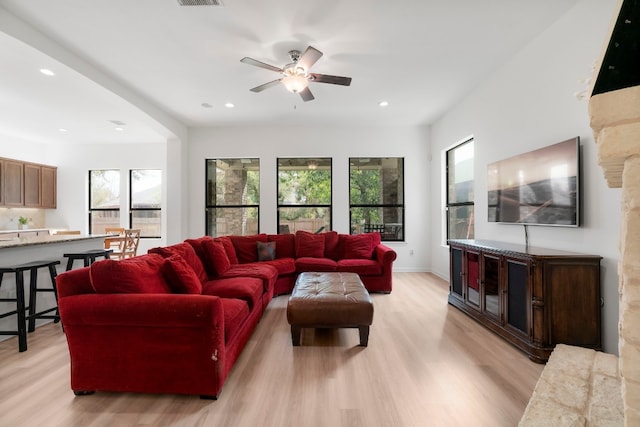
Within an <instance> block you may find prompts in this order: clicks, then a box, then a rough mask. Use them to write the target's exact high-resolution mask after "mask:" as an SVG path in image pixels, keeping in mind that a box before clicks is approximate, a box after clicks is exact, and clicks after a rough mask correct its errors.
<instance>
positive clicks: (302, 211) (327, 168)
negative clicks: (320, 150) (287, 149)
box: [278, 158, 331, 234]
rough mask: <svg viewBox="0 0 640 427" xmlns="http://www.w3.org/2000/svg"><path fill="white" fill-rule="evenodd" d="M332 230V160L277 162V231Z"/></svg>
mask: <svg viewBox="0 0 640 427" xmlns="http://www.w3.org/2000/svg"><path fill="white" fill-rule="evenodd" d="M298 230H305V231H309V232H312V233H314V232H320V231H323V230H324V231H328V230H331V159H330V158H323V159H311V158H287V159H278V232H279V233H281V234H286V233H295V232H296V231H298Z"/></svg>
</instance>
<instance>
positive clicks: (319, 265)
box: [296, 257, 337, 272]
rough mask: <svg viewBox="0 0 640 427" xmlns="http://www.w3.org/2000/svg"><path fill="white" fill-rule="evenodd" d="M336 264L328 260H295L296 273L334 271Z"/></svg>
mask: <svg viewBox="0 0 640 427" xmlns="http://www.w3.org/2000/svg"><path fill="white" fill-rule="evenodd" d="M336 267H337V264H336V262H335V261H334V260H332V259H329V258H313V257H302V258H297V259H296V271H298V272H304V271H336Z"/></svg>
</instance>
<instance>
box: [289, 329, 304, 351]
mask: <svg viewBox="0 0 640 427" xmlns="http://www.w3.org/2000/svg"><path fill="white" fill-rule="evenodd" d="M301 329H302V328H301V327H300V326H296V325H291V343H292V344H293V345H294V346H299V345H300V330H301Z"/></svg>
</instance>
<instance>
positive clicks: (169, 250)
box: [149, 238, 211, 282]
mask: <svg viewBox="0 0 640 427" xmlns="http://www.w3.org/2000/svg"><path fill="white" fill-rule="evenodd" d="M207 240H211V238H209V239H206V240H202V241H201V242H200V243H199V244H200V245H201V244H202V243H203V242H205V241H207ZM149 253H150V254H151V253H156V254H160V255H162V256H163V257H164V258H169V257H170V256H172V255H180V256H181V257H182V258H183V259H184V260H185V261H186V262H187V264H189V265H190V266H191V268H192V269H193V271H194V272H195V273H196V276H198V278H199V279H200V281H201V282H205V281H206V280H207V279H208V277H207V272H206V271H205V268H204V264H203V261H204V260H203V259H201V258H200V256H199V255H198V254H197V253H196V250H195V248H194V246H193V245H191V244H189V243H187V242H182V243H176V244H175V245H171V246H164V247H158V248H151V249H149Z"/></svg>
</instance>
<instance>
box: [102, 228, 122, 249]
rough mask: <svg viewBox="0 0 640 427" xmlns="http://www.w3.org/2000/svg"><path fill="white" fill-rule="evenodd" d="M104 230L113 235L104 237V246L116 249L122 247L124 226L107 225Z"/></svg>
mask: <svg viewBox="0 0 640 427" xmlns="http://www.w3.org/2000/svg"><path fill="white" fill-rule="evenodd" d="M104 232H105V233H106V234H110V235H111V236H109V237H105V238H104V248H105V249H113V250H114V251H115V250H119V249H121V248H120V247H121V245H122V239H123V238H124V227H105V229H104Z"/></svg>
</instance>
